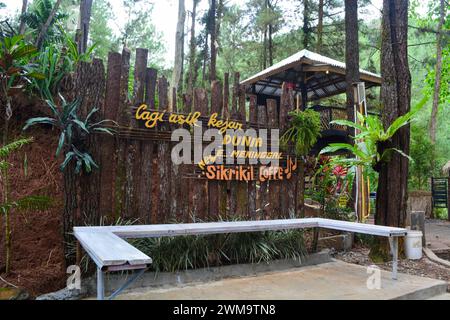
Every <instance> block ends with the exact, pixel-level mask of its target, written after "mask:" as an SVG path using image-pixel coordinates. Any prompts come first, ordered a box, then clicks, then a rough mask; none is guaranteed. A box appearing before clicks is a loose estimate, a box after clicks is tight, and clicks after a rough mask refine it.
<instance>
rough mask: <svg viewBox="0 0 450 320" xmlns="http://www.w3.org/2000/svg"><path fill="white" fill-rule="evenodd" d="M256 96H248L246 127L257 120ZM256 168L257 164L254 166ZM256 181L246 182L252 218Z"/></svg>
mask: <svg viewBox="0 0 450 320" xmlns="http://www.w3.org/2000/svg"><path fill="white" fill-rule="evenodd" d="M256 100H257V98H256V96H255V95H251V96H250V105H249V121H248V127H249V128H250V126H251V125H253V126H255V125H256V124H257V122H258V110H257V101H256ZM253 167H254V168H256V167H257V166H254V165H253ZM256 207H257V206H256V181H251V182H249V183H248V214H249V216H250V217H251V218H252V219H255V218H256V216H257V211H256Z"/></svg>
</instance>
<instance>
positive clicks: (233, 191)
mask: <svg viewBox="0 0 450 320" xmlns="http://www.w3.org/2000/svg"><path fill="white" fill-rule="evenodd" d="M239 77H240V75H239V73H235V74H234V85H233V92H232V97H231V112H230V115H231V119H232V120H239V115H238V104H239ZM238 185H239V183H238V182H237V181H230V194H229V204H230V214H231V216H236V215H238V214H239V212H238V208H237V202H238V199H237V197H238Z"/></svg>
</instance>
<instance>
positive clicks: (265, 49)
mask: <svg viewBox="0 0 450 320" xmlns="http://www.w3.org/2000/svg"><path fill="white" fill-rule="evenodd" d="M262 61H263V63H262V69H266V68H267V27H265V28H264V35H263V55H262Z"/></svg>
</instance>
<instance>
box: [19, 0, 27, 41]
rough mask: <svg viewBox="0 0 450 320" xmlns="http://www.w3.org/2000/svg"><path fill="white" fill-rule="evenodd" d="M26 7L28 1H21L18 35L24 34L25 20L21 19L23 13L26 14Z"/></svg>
mask: <svg viewBox="0 0 450 320" xmlns="http://www.w3.org/2000/svg"><path fill="white" fill-rule="evenodd" d="M27 7H28V0H23V1H22V13H21V15H20V26H19V34H24V33H25V27H26V24H25V20H24V19H23V16H24V14H25V13H27Z"/></svg>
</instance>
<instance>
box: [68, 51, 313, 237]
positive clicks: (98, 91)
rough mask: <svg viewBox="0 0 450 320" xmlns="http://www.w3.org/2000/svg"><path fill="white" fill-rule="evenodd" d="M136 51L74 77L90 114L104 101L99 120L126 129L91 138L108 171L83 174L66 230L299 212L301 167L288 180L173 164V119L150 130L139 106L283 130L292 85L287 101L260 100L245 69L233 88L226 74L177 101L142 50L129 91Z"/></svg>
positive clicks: (115, 55)
mask: <svg viewBox="0 0 450 320" xmlns="http://www.w3.org/2000/svg"><path fill="white" fill-rule="evenodd" d="M130 57H131V54H130V51H128V50H126V49H125V50H124V51H123V52H122V54H119V53H110V54H109V57H108V63H107V68H106V72H105V70H104V67H103V64H102V62H101V61H99V60H95V61H94V62H93V63H82V64H81V65H80V66H79V68H78V71H77V73H76V75H75V77H74V78H75V82H74V87H73V88H72V90H71V92H72V95H73V96H74V97H79V98H83V104H82V111H81V112H82V113H83V114H86V113H87V112H88V111H89V109H90V108H91V107H93V106H100V107H101V112H100V114H99V118H103V119H112V120H115V121H117V123H118V124H119V129H118V130H117V134H116V135H115V136H114V137H110V136H107V135H99V136H96V137H94V138H93V139H91V141H90V143H89V144H90V150H91V152H92V153H93V157H94V159H95V160H96V161H97V163H98V164H99V166H100V170H97V171H95V172H93V173H91V174H83V176H82V177H79V178H77V179H78V190H77V193H76V195H74V196H73V199H72V203H70V201H66V215H68V216H69V217H72V218H67V219H68V220H67V221H66V231H70V230H68V229H70V228H71V227H72V225H74V224H77V225H84V224H92V225H96V224H98V223H99V221H100V218H101V217H108V218H109V221H113V220H117V219H118V218H123V219H125V220H136V221H137V222H138V223H141V224H159V223H168V222H174V221H177V222H192V221H193V220H194V221H214V220H218V219H221V218H223V219H234V218H247V219H248V218H251V219H267V218H287V217H294V216H299V214H300V212H301V209H302V205H303V201H302V200H301V198H302V197H301V193H302V192H303V190H304V187H302V186H300V184H299V181H302V179H303V178H302V175H303V173H302V172H301V170H300V171H298V172H297V173H295V174H294V175H293V177H292V178H291V179H290V180H284V181H271V182H263V183H260V182H259V181H250V182H242V181H228V182H226V181H211V180H207V179H206V178H204V177H202V176H201V175H199V173H198V166H196V165H181V166H176V165H174V164H173V163H172V161H171V151H172V147H173V145H174V144H173V143H172V142H171V140H170V137H171V132H172V130H173V129H175V128H174V127H173V125H171V124H168V123H160V124H158V126H157V127H155V128H153V129H148V128H145V127H144V125H143V123H142V122H140V123H138V122H137V120H136V119H135V117H134V112H135V109H134V108H132V107H131V106H138V105H140V104H142V103H145V104H147V105H148V106H149V107H150V108H151V109H155V110H160V111H162V110H167V111H171V112H177V113H182V114H183V113H184V114H188V113H190V112H191V111H199V112H201V114H202V115H210V114H213V113H218V114H219V115H221V116H222V117H223V118H226V119H228V118H230V119H234V120H237V121H240V122H241V123H242V124H244V125H245V127H246V128H249V127H253V128H268V129H271V128H273V129H281V131H283V130H286V128H287V126H288V112H289V111H290V110H293V109H294V108H295V102H294V94H293V92H292V90H290V89H288V86H283V94H282V97H281V103H280V105H278V104H277V102H276V101H275V100H268V101H267V105H257V99H256V97H255V96H253V95H247V94H246V90H245V89H246V88H245V87H243V86H241V85H240V84H239V74H235V75H234V76H233V79H232V80H233V85H232V86H231V88H229V85H228V84H229V83H230V79H229V75H227V74H226V75H225V77H224V81H223V84H222V83H220V82H218V81H215V82H213V83H212V85H211V88H210V90H206V89H195V90H194V91H193V93H191V94H189V93H188V94H183V95H180V96H178V99H177V95H176V94H175V93H174V92H173V91H170V90H169V84H168V82H167V80H166V79H165V78H164V77H158V72H157V70H155V69H151V68H147V57H148V51H147V50H145V49H137V51H136V62H135V67H134V84H133V90H132V92H129V73H130ZM169 96H170V97H171V98H170V99H169ZM70 183H71V179H66V185H67V184H70ZM72 187H73V186H72ZM69 189H70V188H69ZM299 199H300V200H299Z"/></svg>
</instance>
